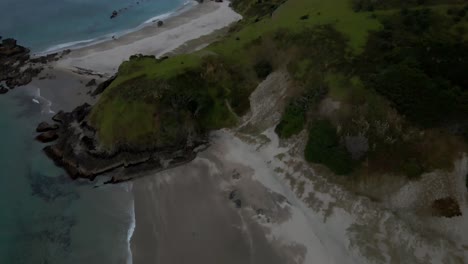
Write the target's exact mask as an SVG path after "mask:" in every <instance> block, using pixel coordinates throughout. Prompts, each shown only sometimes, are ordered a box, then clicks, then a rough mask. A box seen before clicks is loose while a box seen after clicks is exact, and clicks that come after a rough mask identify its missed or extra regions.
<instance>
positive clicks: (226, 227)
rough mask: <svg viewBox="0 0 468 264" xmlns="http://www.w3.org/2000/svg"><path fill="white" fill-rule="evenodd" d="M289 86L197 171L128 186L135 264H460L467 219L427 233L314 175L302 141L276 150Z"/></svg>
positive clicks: (262, 98)
mask: <svg viewBox="0 0 468 264" xmlns="http://www.w3.org/2000/svg"><path fill="white" fill-rule="evenodd" d="M289 85H292V84H291V83H290V82H289V78H288V76H287V74H285V73H282V72H280V73H273V74H272V75H270V76H269V77H268V78H267V80H265V81H264V82H263V83H262V84H261V85H260V86H259V87H258V88H257V90H256V91H255V92H254V93H253V94H252V95H251V105H252V107H251V109H252V112H251V113H250V114H249V115H247V116H246V117H245V118H244V119H243V122H244V123H243V124H242V125H241V126H240V127H239V128H238V129H234V130H221V131H216V132H214V133H213V135H212V144H211V146H210V147H209V148H208V149H207V150H205V151H204V152H202V153H200V155H199V156H198V157H197V158H196V159H195V160H194V161H193V162H191V163H188V164H186V165H184V166H182V167H178V168H175V169H172V170H168V171H165V172H163V173H159V174H154V175H149V176H147V177H146V178H142V179H140V180H137V181H135V182H134V186H133V193H134V197H135V213H136V228H135V232H134V234H133V237H132V239H131V248H132V252H133V263H134V264H155V263H178V264H184V263H191V264H198V263H200V264H201V263H203V264H218V263H223V264H224V263H242V264H244V263H249V264H253V263H255V264H257V263H258V264H263V263H286V264H288V263H306V264H309V263H311V264H312V263H320V264H326V263H339V264H342V263H356V264H361V263H421V264H422V263H466V262H465V260H466V259H467V254H466V248H464V246H463V245H464V243H465V241H464V239H462V238H463V235H460V233H459V232H458V233H457V232H456V231H457V230H458V231H461V230H466V224H462V223H464V222H466V219H467V217H466V216H463V217H460V218H454V219H447V220H445V219H441V220H439V221H442V222H446V223H445V224H444V223H443V224H444V225H443V226H445V227H446V228H447V232H440V231H441V228H440V226H441V225H440V223H438V224H437V225H433V226H431V227H434V230H437V231H434V232H431V231H430V229H427V228H426V227H427V226H421V225H420V224H419V225H418V223H420V222H417V221H415V223H408V222H407V221H404V220H403V219H402V217H401V216H399V215H397V214H395V213H394V212H393V211H391V210H387V209H386V208H384V207H382V206H381V205H380V204H378V203H375V202H372V201H370V200H369V199H366V198H365V197H360V196H358V195H355V194H353V193H350V192H348V191H346V190H345V189H343V188H342V187H340V186H338V185H335V184H333V183H332V182H330V181H329V180H328V179H327V178H326V177H323V176H321V175H318V174H317V173H316V172H315V171H314V170H313V168H312V167H311V166H310V165H309V164H308V163H307V162H305V161H304V160H303V158H302V157H301V155H300V154H299V153H301V152H302V151H301V149H303V145H304V144H303V142H302V141H301V140H300V139H298V138H297V139H296V140H295V142H296V143H295V144H284V143H283V144H280V141H279V139H278V137H277V136H276V134H275V133H274V125H275V124H276V123H277V121H278V117H279V115H278V108H277V107H276V105H278V104H279V105H281V104H284V102H285V100H284V95H285V92H286V88H287V87H288V86H289ZM264 128H266V129H264ZM256 131H260V132H256ZM299 137H301V136H299ZM467 163H468V162H467V161H466V159H465V161H464V164H462V165H461V166H460V167H461V168H463V169H461V170H456V171H455V172H454V173H455V174H457V175H465V174H466V171H467ZM232 191H235V192H234V198H233V199H229V198H230V195H231V193H232ZM236 199H239V200H240V201H241V208H236V206H235V203H234V202H233V200H236ZM450 223H457V224H456V225H455V226H450V225H449V224H450ZM448 230H450V231H448ZM457 234H458V235H457ZM460 236H461V237H462V238H460ZM467 248H468V247H467Z"/></svg>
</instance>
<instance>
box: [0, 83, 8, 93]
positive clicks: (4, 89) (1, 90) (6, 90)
mask: <svg viewBox="0 0 468 264" xmlns="http://www.w3.org/2000/svg"><path fill="white" fill-rule="evenodd" d="M6 93H8V88H6V87H5V86H3V85H0V94H6Z"/></svg>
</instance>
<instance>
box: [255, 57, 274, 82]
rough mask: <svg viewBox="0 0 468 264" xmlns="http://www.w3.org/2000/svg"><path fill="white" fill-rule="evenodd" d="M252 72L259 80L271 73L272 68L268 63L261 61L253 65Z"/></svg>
mask: <svg viewBox="0 0 468 264" xmlns="http://www.w3.org/2000/svg"><path fill="white" fill-rule="evenodd" d="M254 70H255V73H256V74H257V77H258V78H259V79H265V78H266V77H267V76H268V75H269V74H270V73H271V72H272V71H273V66H271V63H270V62H269V61H267V60H261V61H259V62H257V63H256V64H255V65H254Z"/></svg>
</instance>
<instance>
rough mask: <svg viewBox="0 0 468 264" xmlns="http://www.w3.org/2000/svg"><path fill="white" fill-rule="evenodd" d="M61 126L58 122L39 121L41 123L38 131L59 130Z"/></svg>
mask: <svg viewBox="0 0 468 264" xmlns="http://www.w3.org/2000/svg"><path fill="white" fill-rule="evenodd" d="M58 128H59V126H58V125H57V124H53V125H51V124H49V123H47V122H41V123H39V125H38V126H37V128H36V132H41V133H42V132H47V131H51V130H57V129H58Z"/></svg>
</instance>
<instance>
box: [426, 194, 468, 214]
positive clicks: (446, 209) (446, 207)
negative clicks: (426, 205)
mask: <svg viewBox="0 0 468 264" xmlns="http://www.w3.org/2000/svg"><path fill="white" fill-rule="evenodd" d="M432 209H433V211H434V214H435V215H436V216H443V217H455V216H461V215H462V213H461V211H460V205H458V202H457V200H455V199H454V198H452V197H445V198H441V199H437V200H435V201H434V202H432Z"/></svg>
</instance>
